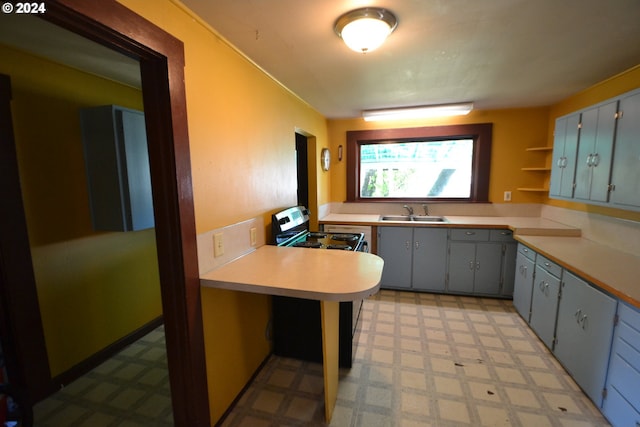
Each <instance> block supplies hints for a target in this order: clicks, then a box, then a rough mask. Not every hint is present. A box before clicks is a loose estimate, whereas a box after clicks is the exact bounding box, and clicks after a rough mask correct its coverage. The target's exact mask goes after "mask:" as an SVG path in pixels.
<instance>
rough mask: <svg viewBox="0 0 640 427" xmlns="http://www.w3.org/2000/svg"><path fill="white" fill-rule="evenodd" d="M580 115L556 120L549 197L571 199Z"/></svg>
mask: <svg viewBox="0 0 640 427" xmlns="http://www.w3.org/2000/svg"><path fill="white" fill-rule="evenodd" d="M579 124H580V113H576V114H572V115H570V116H566V117H561V118H559V119H558V120H556V128H555V136H554V141H553V160H552V164H551V182H550V186H549V195H550V196H556V197H562V198H572V197H573V184H574V178H575V170H576V155H577V151H578V136H579V132H578V127H579Z"/></svg>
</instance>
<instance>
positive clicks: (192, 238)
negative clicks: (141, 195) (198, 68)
mask: <svg viewBox="0 0 640 427" xmlns="http://www.w3.org/2000/svg"><path fill="white" fill-rule="evenodd" d="M42 17H43V18H44V19H46V20H47V21H50V22H52V23H54V24H56V25H59V26H61V27H63V28H66V29H68V30H70V31H73V32H74V33H77V34H79V35H81V36H84V37H86V38H88V39H91V40H94V41H96V42H98V43H100V44H103V45H105V46H107V47H109V48H112V49H114V50H116V51H119V52H121V53H123V54H125V55H127V56H130V57H132V58H136V59H138V60H139V61H140V70H141V75H142V91H143V98H144V111H145V119H146V124H147V138H148V146H149V161H150V169H151V181H152V186H153V202H154V214H155V222H156V244H157V251H158V266H159V269H160V287H161V294H162V309H163V316H164V321H165V334H166V343H167V359H168V364H169V377H170V381H171V396H172V403H173V413H174V421H175V425H176V426H184V427H187V426H189V427H192V426H208V425H210V416H209V399H208V389H207V382H206V375H205V372H206V365H205V354H204V338H203V330H202V329H203V327H202V312H201V308H200V279H199V272H198V260H197V250H196V231H195V219H194V208H193V192H192V185H191V162H190V153H189V136H188V130H187V113H186V97H185V87H184V45H183V43H182V42H181V41H180V40H178V39H176V38H175V37H173V36H171V35H170V34H168V33H166V32H165V31H163V30H162V29H160V28H159V27H157V26H155V25H154V24H152V23H150V22H149V21H147V20H145V19H144V18H142V17H141V16H139V15H137V14H135V13H134V12H132V11H131V10H129V9H127V8H126V7H124V6H122V5H121V4H119V3H117V2H116V1H115V0H100V1H87V0H56V1H53V0H52V1H49V2H47V12H46V14H44V15H42Z"/></svg>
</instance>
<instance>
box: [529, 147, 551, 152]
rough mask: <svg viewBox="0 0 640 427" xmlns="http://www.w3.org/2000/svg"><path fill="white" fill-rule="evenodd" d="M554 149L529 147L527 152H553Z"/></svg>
mask: <svg viewBox="0 0 640 427" xmlns="http://www.w3.org/2000/svg"><path fill="white" fill-rule="evenodd" d="M551 150H553V147H529V148H526V149H525V151H551Z"/></svg>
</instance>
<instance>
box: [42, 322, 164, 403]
mask: <svg viewBox="0 0 640 427" xmlns="http://www.w3.org/2000/svg"><path fill="white" fill-rule="evenodd" d="M163 323H164V318H163V316H159V317H157V318H155V319H154V320H152V321H151V322H149V323H147V324H145V325H143V326H141V327H140V328H138V329H136V330H135V331H133V332H131V333H130V334H129V335H127V336H124V337H122V338H120V339H119V340H117V341H115V342H113V343H112V344H110V345H108V346H107V347H105V348H103V349H102V350H100V351H98V352H97V353H95V354H93V355H92V356H89V357H88V358H87V359H85V360H83V361H82V362H80V363H78V364H77V365H75V366H73V367H72V368H71V369H69V370H67V371H65V372H63V373H62V374H60V375H57V376H55V377H53V378H52V379H51V384H50V388H49V390H48V393H47V396H43V397H42V399H44V398H46V397H49V396H50V395H51V394H53V393H55V392H56V391H58V390H59V389H61V388H62V387H64V386H66V385H68V384H70V383H71V382H73V381H75V380H77V379H78V378H80V377H81V376H83V375H84V374H86V373H88V372H89V371H91V370H92V369H94V368H96V367H97V366H99V365H100V364H101V363H103V362H104V361H106V360H107V359H109V358H110V357H113V356H114V355H116V354H118V353H119V352H120V351H122V350H123V349H124V348H125V347H127V346H128V345H131V344H133V343H134V342H136V341H138V340H139V339H140V338H142V337H144V336H145V335H147V334H148V333H149V332H151V331H153V330H154V329H156V328H158V327H159V326H162V324H163Z"/></svg>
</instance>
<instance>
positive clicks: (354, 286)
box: [200, 245, 384, 301]
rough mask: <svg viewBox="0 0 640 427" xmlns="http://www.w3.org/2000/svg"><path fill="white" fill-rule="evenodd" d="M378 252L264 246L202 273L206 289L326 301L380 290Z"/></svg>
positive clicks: (380, 259) (364, 295) (339, 299)
mask: <svg viewBox="0 0 640 427" xmlns="http://www.w3.org/2000/svg"><path fill="white" fill-rule="evenodd" d="M383 264H384V261H383V260H382V258H380V257H379V256H377V255H373V254H368V253H363V252H350V251H338V250H335V251H325V250H311V249H307V250H304V249H302V250H301V249H300V248H293V247H278V246H271V245H265V246H261V247H259V248H258V249H256V250H255V251H253V252H251V253H249V254H247V255H244V256H242V257H240V258H238V259H236V260H234V261H232V262H230V263H228V264H225V265H223V266H221V267H219V268H216V269H214V270H211V271H209V272H207V273H205V274H201V275H200V284H201V285H202V286H206V287H212V288H220V289H230V290H236V291H245V292H253V293H260V294H268V295H280V296H290V297H296V298H306V299H314V300H324V301H354V300H357V299H363V298H366V297H368V296H369V295H372V294H374V293H376V292H377V291H378V288H379V287H380V278H381V276H382V267H383Z"/></svg>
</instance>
